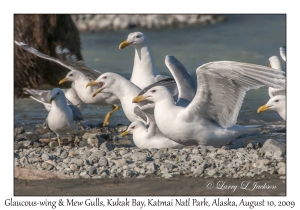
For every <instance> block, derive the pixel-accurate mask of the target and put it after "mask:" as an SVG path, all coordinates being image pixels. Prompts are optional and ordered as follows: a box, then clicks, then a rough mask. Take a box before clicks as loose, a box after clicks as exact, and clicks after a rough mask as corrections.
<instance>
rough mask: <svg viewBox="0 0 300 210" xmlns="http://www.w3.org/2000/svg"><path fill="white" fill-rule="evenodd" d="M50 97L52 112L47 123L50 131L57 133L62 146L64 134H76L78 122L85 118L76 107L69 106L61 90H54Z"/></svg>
mask: <svg viewBox="0 0 300 210" xmlns="http://www.w3.org/2000/svg"><path fill="white" fill-rule="evenodd" d="M50 96H51V99H50V103H51V110H50V111H49V113H48V116H47V119H46V123H47V125H48V127H49V128H50V130H52V131H54V132H55V133H56V135H57V138H58V143H59V145H60V144H61V140H60V136H62V135H63V134H64V133H76V132H77V131H78V122H80V121H81V120H83V117H82V114H81V112H80V110H79V109H78V108H77V107H76V106H73V105H67V102H66V97H65V94H64V92H63V91H62V90H61V89H60V88H54V89H52V90H51V92H50Z"/></svg>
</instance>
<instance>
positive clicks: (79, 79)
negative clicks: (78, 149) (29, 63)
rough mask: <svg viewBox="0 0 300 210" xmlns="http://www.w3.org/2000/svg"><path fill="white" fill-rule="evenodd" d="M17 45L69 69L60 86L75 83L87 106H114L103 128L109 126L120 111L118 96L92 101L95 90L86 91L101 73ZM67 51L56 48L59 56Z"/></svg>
mask: <svg viewBox="0 0 300 210" xmlns="http://www.w3.org/2000/svg"><path fill="white" fill-rule="evenodd" d="M15 43H16V44H17V45H18V46H20V47H21V48H22V49H24V50H26V51H28V52H30V53H33V54H35V55H36V56H38V57H41V58H43V59H46V60H50V61H52V62H54V63H57V64H59V65H61V66H63V67H65V68H67V69H69V70H70V72H69V73H68V74H67V76H66V78H64V79H62V80H61V81H60V82H59V84H62V83H64V82H66V81H72V82H73V86H72V87H73V88H74V89H75V91H76V93H77V95H78V96H79V98H80V99H81V100H82V101H83V102H84V103H86V104H92V105H100V106H112V110H111V111H110V112H108V113H107V115H106V117H105V120H104V122H103V126H106V125H108V124H109V119H110V116H111V114H112V113H113V112H115V111H116V110H118V109H119V106H118V104H119V100H118V99H117V97H116V96H114V95H112V94H110V93H103V94H100V95H99V96H98V97H96V98H94V99H92V98H91V97H88V96H89V95H90V94H92V92H93V91H94V90H92V89H91V88H89V89H86V88H85V86H86V84H87V83H88V82H90V81H91V80H95V79H96V78H98V77H99V76H100V75H101V73H100V72H98V71H96V70H94V69H91V68H89V67H87V66H85V65H84V62H83V61H78V62H75V63H70V62H65V61H62V60H59V59H57V58H53V57H51V56H48V55H45V54H43V53H41V52H39V51H38V50H36V49H34V48H32V47H30V46H28V45H27V44H25V43H22V42H17V41H15ZM64 50H65V49H61V48H60V47H57V48H56V51H57V54H62V53H61V52H60V51H64Z"/></svg>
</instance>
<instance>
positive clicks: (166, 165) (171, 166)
mask: <svg viewBox="0 0 300 210" xmlns="http://www.w3.org/2000/svg"><path fill="white" fill-rule="evenodd" d="M173 167H174V166H173V164H172V163H163V164H161V165H160V167H159V169H160V170H163V169H164V168H166V169H168V170H172V169H173Z"/></svg>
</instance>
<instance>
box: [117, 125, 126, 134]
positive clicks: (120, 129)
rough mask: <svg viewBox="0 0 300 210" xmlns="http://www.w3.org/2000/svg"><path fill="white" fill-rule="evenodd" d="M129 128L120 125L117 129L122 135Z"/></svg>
mask: <svg viewBox="0 0 300 210" xmlns="http://www.w3.org/2000/svg"><path fill="white" fill-rule="evenodd" d="M127 128H128V126H127V125H118V126H117V127H116V128H115V129H116V130H117V132H118V133H122V132H124V131H126V130H127Z"/></svg>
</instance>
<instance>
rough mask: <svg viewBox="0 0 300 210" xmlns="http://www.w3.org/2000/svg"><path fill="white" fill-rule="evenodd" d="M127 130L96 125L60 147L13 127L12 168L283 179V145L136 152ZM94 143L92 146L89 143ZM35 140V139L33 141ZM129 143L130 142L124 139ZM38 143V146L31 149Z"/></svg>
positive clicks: (85, 174)
mask: <svg viewBox="0 0 300 210" xmlns="http://www.w3.org/2000/svg"><path fill="white" fill-rule="evenodd" d="M126 128H127V126H124V125H118V126H117V127H116V128H109V127H97V128H93V129H90V130H89V131H86V132H82V136H80V137H79V138H80V139H82V140H81V142H85V144H79V145H74V144H72V143H69V144H66V143H64V144H63V145H62V146H58V145H57V142H56V141H52V142H50V143H45V142H40V141H39V139H37V140H36V135H37V133H36V132H25V130H24V129H21V128H15V133H14V134H15V136H16V137H15V141H14V149H15V150H14V165H15V167H26V168H36V169H39V170H47V171H56V172H59V173H63V174H68V175H70V176H72V177H73V178H80V177H81V178H95V179H97V178H133V177H134V178H144V177H148V176H156V177H159V178H165V179H169V178H172V177H174V176H191V177H192V176H193V177H213V178H219V177H228V178H252V177H255V176H261V177H262V176H265V175H262V174H263V173H268V174H272V175H276V176H278V177H281V178H282V177H285V175H286V163H285V161H286V158H285V156H286V151H285V146H284V145H282V144H280V143H278V142H276V141H274V140H272V139H269V140H267V141H266V142H265V143H264V145H262V147H256V146H255V145H256V143H247V145H246V144H245V147H244V148H243V147H240V148H237V149H229V147H228V146H223V147H221V148H214V147H212V146H197V147H194V148H192V147H187V148H183V149H154V148H153V149H139V148H137V147H133V146H131V145H130V144H127V145H126V146H124V145H123V144H120V142H121V141H124V140H119V138H120V133H121V132H122V131H123V130H124V129H126ZM89 139H90V142H93V141H94V142H95V143H94V144H93V146H92V145H90V144H88V143H87V142H89ZM32 140H34V141H32ZM128 141H129V142H131V140H128ZM35 144H38V145H37V146H34V145H35Z"/></svg>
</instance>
